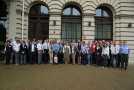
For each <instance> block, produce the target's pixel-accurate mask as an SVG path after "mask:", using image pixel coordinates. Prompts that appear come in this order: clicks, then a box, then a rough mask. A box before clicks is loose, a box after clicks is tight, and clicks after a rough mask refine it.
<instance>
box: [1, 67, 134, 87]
mask: <svg viewBox="0 0 134 90" xmlns="http://www.w3.org/2000/svg"><path fill="white" fill-rule="evenodd" d="M0 90H134V66H129V69H128V71H127V72H126V71H123V72H121V71H120V70H118V69H116V70H114V69H111V68H109V69H108V68H100V67H94V66H82V65H26V66H15V65H10V66H6V65H0Z"/></svg>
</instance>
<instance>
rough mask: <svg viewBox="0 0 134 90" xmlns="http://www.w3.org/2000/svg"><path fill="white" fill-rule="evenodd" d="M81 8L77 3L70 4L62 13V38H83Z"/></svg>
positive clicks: (70, 39)
mask: <svg viewBox="0 0 134 90" xmlns="http://www.w3.org/2000/svg"><path fill="white" fill-rule="evenodd" d="M81 19H82V18H81V10H80V8H79V7H77V6H75V5H68V6H66V7H65V8H64V9H63V13H62V33H61V38H62V40H67V41H73V40H75V41H78V40H81V24H82V23H81V22H82V20H81Z"/></svg>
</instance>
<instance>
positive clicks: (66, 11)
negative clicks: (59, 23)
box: [63, 8, 71, 15]
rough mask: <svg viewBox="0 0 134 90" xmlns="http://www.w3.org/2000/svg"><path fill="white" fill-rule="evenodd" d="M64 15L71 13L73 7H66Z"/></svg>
mask: <svg viewBox="0 0 134 90" xmlns="http://www.w3.org/2000/svg"><path fill="white" fill-rule="evenodd" d="M63 15H71V8H66V9H64V11H63Z"/></svg>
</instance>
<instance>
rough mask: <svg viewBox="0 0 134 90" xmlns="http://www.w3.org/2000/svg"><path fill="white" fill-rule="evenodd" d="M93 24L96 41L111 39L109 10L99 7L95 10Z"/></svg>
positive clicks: (110, 15)
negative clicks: (94, 25)
mask: <svg viewBox="0 0 134 90" xmlns="http://www.w3.org/2000/svg"><path fill="white" fill-rule="evenodd" d="M95 24H96V30H95V39H96V40H112V39H113V14H112V11H111V10H110V9H109V8H107V7H105V6H100V7H98V8H97V9H96V16H95Z"/></svg>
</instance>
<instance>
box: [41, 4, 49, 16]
mask: <svg viewBox="0 0 134 90" xmlns="http://www.w3.org/2000/svg"><path fill="white" fill-rule="evenodd" d="M40 12H41V15H47V14H48V8H47V7H46V6H43V5H41V6H40Z"/></svg>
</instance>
